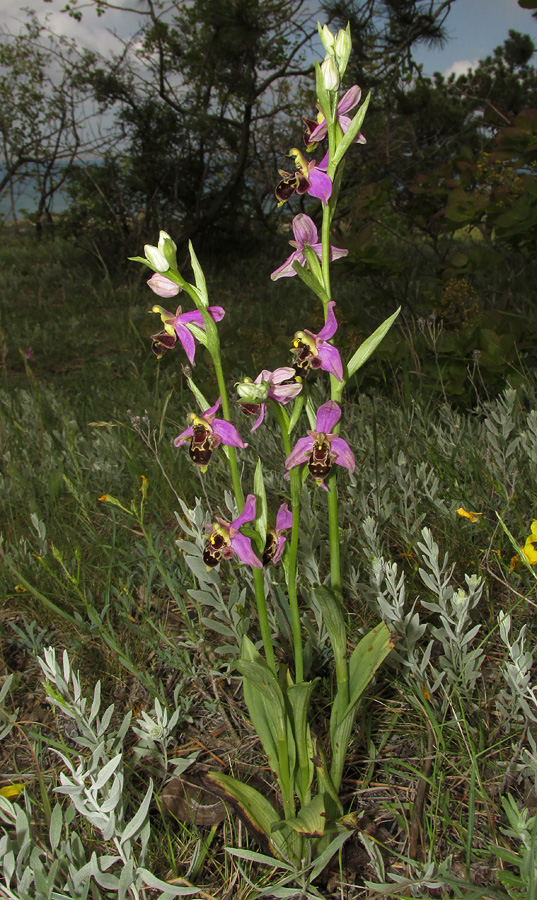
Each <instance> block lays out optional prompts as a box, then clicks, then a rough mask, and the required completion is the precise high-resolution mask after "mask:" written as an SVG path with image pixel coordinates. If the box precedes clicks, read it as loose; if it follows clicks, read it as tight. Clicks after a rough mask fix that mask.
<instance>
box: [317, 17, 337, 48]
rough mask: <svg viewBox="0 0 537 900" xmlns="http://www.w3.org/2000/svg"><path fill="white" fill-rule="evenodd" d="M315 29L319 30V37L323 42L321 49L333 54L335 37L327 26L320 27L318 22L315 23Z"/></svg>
mask: <svg viewBox="0 0 537 900" xmlns="http://www.w3.org/2000/svg"><path fill="white" fill-rule="evenodd" d="M317 28H318V30H319V37H320V38H321V41H322V42H323V47H324V48H325V50H326V51H327V52H328V53H334V45H335V41H336V39H335V37H334V35H333V34H332V32H331V31H330V29H329V27H328V25H321V23H320V22H317Z"/></svg>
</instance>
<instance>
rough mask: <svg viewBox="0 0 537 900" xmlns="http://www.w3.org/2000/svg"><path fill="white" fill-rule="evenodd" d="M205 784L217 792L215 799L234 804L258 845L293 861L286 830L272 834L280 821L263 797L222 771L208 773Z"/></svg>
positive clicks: (290, 844)
mask: <svg viewBox="0 0 537 900" xmlns="http://www.w3.org/2000/svg"><path fill="white" fill-rule="evenodd" d="M204 781H205V782H207V784H208V786H209V788H211V786H212V787H213V788H216V789H217V791H216V792H217V794H218V796H220V797H222V798H223V799H224V800H228V801H229V802H230V803H231V804H232V805H233V807H234V809H235V810H236V811H237V813H238V815H240V817H241V818H242V819H243V821H245V822H246V824H247V826H248V828H249V829H250V830H252V831H253V832H254V834H255V835H256V836H257V838H258V840H259V842H260V843H261V846H264V847H268V850H269V852H271V853H273V854H274V855H276V856H280V857H281V858H282V859H284V860H286V861H288V862H294V861H296V860H295V858H294V856H293V855H292V853H291V854H290V852H289V851H290V848H291V847H292V845H293V842H289V841H288V838H287V836H286V834H285V830H284V831H273V828H274V826H275V825H277V824H278V822H280V821H282V820H281V819H280V816H279V815H278V813H277V812H276V810H275V809H274V807H273V806H272V804H271V803H270V801H269V800H267V798H266V797H264V796H263V794H261V793H260V792H259V791H258V790H256V789H255V788H253V787H251V786H250V785H249V784H243V783H242V781H238V780H237V779H236V778H232V777H231V776H230V775H224V774H223V773H222V772H208V773H207V775H205V776H204Z"/></svg>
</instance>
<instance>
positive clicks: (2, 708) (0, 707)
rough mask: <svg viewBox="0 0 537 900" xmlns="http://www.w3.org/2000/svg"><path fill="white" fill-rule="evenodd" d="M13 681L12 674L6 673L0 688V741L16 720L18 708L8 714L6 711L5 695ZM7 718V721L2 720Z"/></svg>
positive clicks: (9, 731)
mask: <svg viewBox="0 0 537 900" xmlns="http://www.w3.org/2000/svg"><path fill="white" fill-rule="evenodd" d="M12 683H13V674H11V675H8V676H7V678H6V680H5V681H4V683H3V685H2V688H1V689H0V741H3V740H4V738H6V737H7V736H8V735H9V734H11V731H12V730H13V727H14V725H15V722H16V721H17V713H18V709H17V710H15V713H14V714H12V715H9V713H7V711H6V697H7V695H8V693H9V691H10V688H11V685H12ZM4 719H7V722H5V721H4Z"/></svg>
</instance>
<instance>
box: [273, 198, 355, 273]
mask: <svg viewBox="0 0 537 900" xmlns="http://www.w3.org/2000/svg"><path fill="white" fill-rule="evenodd" d="M293 234H294V236H295V239H294V241H289V243H290V244H291V247H296V250H294V252H293V253H291V256H289V257H287V259H286V260H285V262H284V263H283V265H281V266H280V267H279V269H275V271H274V272H273V273H272V275H271V276H270V277H271V278H272V280H273V281H277V280H278V278H291V277H292V276H293V275H296V274H297V273H296V272H295V270H294V268H293V263H294V262H298V263H300V265H301V266H305V265H306V262H307V260H306V257H305V256H304V246H305V245H308V246H310V247H311V249H312V250H314V251H315V253H316V255H317V257H318V258H319V262H322V258H323V245H322V244H321V243H320V242H319V235H318V234H317V228H316V227H315V222H314V221H313V220H312V219H310V217H309V216H307V215H306V214H305V213H299V214H298V216H295V217H294V219H293ZM348 252H349V251H348V250H344V249H343V248H342V247H333V246H332V245H331V246H330V262H333V261H334V260H335V259H340V258H341V257H342V256H346V255H347V253H348Z"/></svg>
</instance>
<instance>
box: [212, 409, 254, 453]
mask: <svg viewBox="0 0 537 900" xmlns="http://www.w3.org/2000/svg"><path fill="white" fill-rule="evenodd" d="M204 418H205V416H204ZM211 427H212V429H213V431H214V433H215V434H217V435H218V437H220V438H222V443H223V444H226V445H227V446H228V447H242V448H243V449H244V447H247V446H248V444H245V443H244V441H243V439H242V438H241V436H240V434H239V432H238V431H237V429H236V428H235V426H234V425H232V424H231V422H226V420H225V419H213V421H212V422H211Z"/></svg>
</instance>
